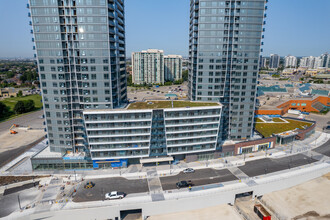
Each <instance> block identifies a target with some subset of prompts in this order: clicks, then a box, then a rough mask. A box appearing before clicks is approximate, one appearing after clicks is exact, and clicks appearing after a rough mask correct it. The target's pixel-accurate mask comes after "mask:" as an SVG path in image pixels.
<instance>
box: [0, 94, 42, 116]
mask: <svg viewBox="0 0 330 220" xmlns="http://www.w3.org/2000/svg"><path fill="white" fill-rule="evenodd" d="M29 99H31V100H33V101H34V105H35V110H39V109H41V108H42V102H41V96H40V95H29V96H24V97H13V98H6V99H4V100H1V101H0V102H2V103H3V104H5V105H6V106H8V107H9V112H8V113H7V114H6V115H0V122H2V121H6V120H9V119H12V118H14V117H17V116H19V115H16V114H15V112H14V107H15V105H16V103H17V102H18V101H24V100H29ZM25 114H28V112H27V113H23V114H21V115H25Z"/></svg>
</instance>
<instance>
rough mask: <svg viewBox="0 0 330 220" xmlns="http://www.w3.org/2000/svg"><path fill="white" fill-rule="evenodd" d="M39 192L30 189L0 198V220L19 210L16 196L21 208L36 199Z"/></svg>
mask: <svg viewBox="0 0 330 220" xmlns="http://www.w3.org/2000/svg"><path fill="white" fill-rule="evenodd" d="M39 193H40V191H39V190H38V189H37V188H31V189H27V190H23V191H20V192H16V193H12V194H9V195H6V196H1V197H0V218H3V217H5V216H7V215H9V214H10V213H12V212H14V211H16V210H18V209H19V205H18V196H19V199H20V202H21V206H22V207H24V206H25V205H27V204H29V203H30V202H31V201H33V200H35V199H36V198H37V197H38V194H39Z"/></svg>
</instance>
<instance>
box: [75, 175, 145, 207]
mask: <svg viewBox="0 0 330 220" xmlns="http://www.w3.org/2000/svg"><path fill="white" fill-rule="evenodd" d="M88 181H90V180H88ZM88 181H84V183H83V184H81V185H80V187H79V188H78V190H77V194H76V196H75V197H74V199H73V201H74V202H86V201H98V200H103V199H104V195H105V193H108V192H111V191H118V192H124V193H126V194H127V195H128V194H131V193H142V192H148V191H149V188H148V183H147V180H146V179H137V180H128V179H126V178H122V177H115V178H103V179H95V180H92V182H93V183H95V186H94V187H93V188H91V189H85V188H84V186H85V183H86V182H88Z"/></svg>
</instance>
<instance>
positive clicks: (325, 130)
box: [323, 125, 330, 133]
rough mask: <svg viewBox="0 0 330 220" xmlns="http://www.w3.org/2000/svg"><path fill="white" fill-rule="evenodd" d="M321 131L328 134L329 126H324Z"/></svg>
mask: <svg viewBox="0 0 330 220" xmlns="http://www.w3.org/2000/svg"><path fill="white" fill-rule="evenodd" d="M323 131H324V132H326V133H330V125H328V126H325V127H324V128H323Z"/></svg>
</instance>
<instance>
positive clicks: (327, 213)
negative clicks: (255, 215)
mask: <svg viewBox="0 0 330 220" xmlns="http://www.w3.org/2000/svg"><path fill="white" fill-rule="evenodd" d="M329 194H330V173H328V174H327V175H325V176H323V177H320V178H317V179H315V180H311V181H309V182H306V183H303V184H300V185H298V186H295V187H292V188H289V189H286V190H282V191H278V192H273V193H270V194H267V195H264V196H263V198H262V200H261V201H262V202H263V203H264V204H265V205H266V206H267V207H268V208H269V209H270V210H271V211H273V212H275V213H276V214H277V216H278V217H280V218H281V219H295V220H300V219H301V220H302V219H330V203H329Z"/></svg>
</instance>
